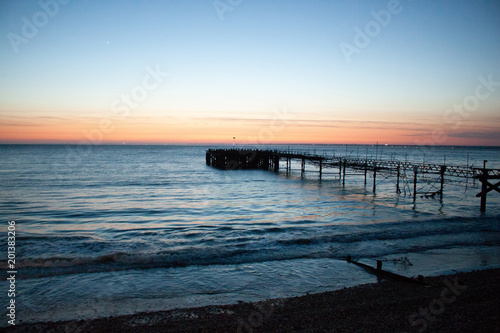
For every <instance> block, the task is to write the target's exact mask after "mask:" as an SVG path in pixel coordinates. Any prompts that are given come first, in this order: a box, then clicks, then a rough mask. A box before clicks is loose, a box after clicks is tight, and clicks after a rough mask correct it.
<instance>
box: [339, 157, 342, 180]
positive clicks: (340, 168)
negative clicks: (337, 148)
mask: <svg viewBox="0 0 500 333" xmlns="http://www.w3.org/2000/svg"><path fill="white" fill-rule="evenodd" d="M339 179H342V160H341V159H339Z"/></svg>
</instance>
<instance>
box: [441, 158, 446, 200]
mask: <svg viewBox="0 0 500 333" xmlns="http://www.w3.org/2000/svg"><path fill="white" fill-rule="evenodd" d="M445 171H446V166H445V165H442V166H441V171H440V172H439V174H440V175H441V189H440V190H439V193H440V196H441V199H443V189H444V172H445Z"/></svg>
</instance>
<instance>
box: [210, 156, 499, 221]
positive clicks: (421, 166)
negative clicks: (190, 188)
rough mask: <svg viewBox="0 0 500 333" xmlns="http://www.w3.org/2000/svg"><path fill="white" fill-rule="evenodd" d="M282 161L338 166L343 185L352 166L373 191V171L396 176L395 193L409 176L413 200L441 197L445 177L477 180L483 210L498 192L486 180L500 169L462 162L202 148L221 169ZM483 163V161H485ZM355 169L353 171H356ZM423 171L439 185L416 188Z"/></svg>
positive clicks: (321, 170)
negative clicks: (423, 189)
mask: <svg viewBox="0 0 500 333" xmlns="http://www.w3.org/2000/svg"><path fill="white" fill-rule="evenodd" d="M282 160H284V161H286V166H285V168H286V172H287V173H289V172H290V171H291V166H292V160H299V161H301V168H300V173H301V176H303V175H304V173H305V171H306V164H307V163H310V164H313V165H315V166H316V167H317V168H318V173H319V178H320V179H321V177H322V175H323V174H324V169H325V168H338V177H339V180H341V181H342V185H343V186H345V180H346V176H347V175H349V174H347V173H346V169H349V170H352V171H354V172H355V173H353V174H354V175H364V181H365V185H366V183H367V175H368V172H371V173H372V174H373V192H375V191H376V185H377V182H376V180H377V173H384V174H389V175H391V176H394V177H395V178H396V193H398V194H399V193H401V181H402V179H403V178H404V179H406V180H407V179H408V177H409V176H410V177H411V178H412V182H413V190H412V191H411V192H412V195H413V201H415V200H416V197H417V195H422V196H426V197H434V196H436V195H437V196H439V197H440V198H441V199H442V198H443V192H444V185H445V178H453V179H466V180H467V181H468V180H469V179H473V180H476V179H477V180H479V181H480V182H481V185H482V186H481V192H480V193H478V194H477V195H476V196H477V197H480V198H481V206H480V209H481V211H482V212H484V211H486V195H487V193H489V192H491V191H497V192H500V188H499V187H500V181H499V182H497V183H496V184H493V183H491V182H490V180H498V179H500V169H486V164H485V165H484V167H483V168H473V167H464V166H450V165H440V164H432V163H412V162H401V161H397V160H378V159H368V158H366V159H360V158H345V157H335V156H334V157H328V156H322V155H316V154H309V153H301V152H290V151H279V150H259V149H208V150H207V151H206V163H207V165H209V166H213V167H215V168H218V169H221V170H238V169H261V170H273V171H275V172H278V171H279V169H280V161H282ZM485 163H486V161H485ZM356 172H357V173H356ZM426 174H434V175H437V176H438V179H439V189H437V190H434V191H430V192H429V191H426V192H418V190H417V183H418V181H419V177H423V176H424V175H426Z"/></svg>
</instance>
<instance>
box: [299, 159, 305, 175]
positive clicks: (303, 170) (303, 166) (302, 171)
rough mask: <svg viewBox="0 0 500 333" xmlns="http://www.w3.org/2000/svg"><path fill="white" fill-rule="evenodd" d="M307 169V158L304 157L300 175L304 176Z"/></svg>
mask: <svg viewBox="0 0 500 333" xmlns="http://www.w3.org/2000/svg"><path fill="white" fill-rule="evenodd" d="M305 171H306V160H305V158H302V166H301V169H300V176H301V177H304V172H305Z"/></svg>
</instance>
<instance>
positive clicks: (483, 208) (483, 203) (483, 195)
mask: <svg viewBox="0 0 500 333" xmlns="http://www.w3.org/2000/svg"><path fill="white" fill-rule="evenodd" d="M479 180H481V213H484V212H486V193H487V191H488V170H487V169H486V168H484V169H483V174H482V175H481V178H479Z"/></svg>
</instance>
